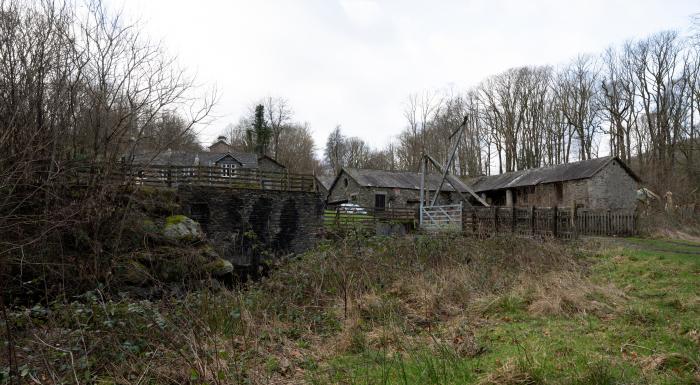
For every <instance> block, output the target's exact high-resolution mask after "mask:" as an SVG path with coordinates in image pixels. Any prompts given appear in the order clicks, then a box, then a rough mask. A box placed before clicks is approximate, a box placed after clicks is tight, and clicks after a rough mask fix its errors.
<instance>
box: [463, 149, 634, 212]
mask: <svg viewBox="0 0 700 385" xmlns="http://www.w3.org/2000/svg"><path fill="white" fill-rule="evenodd" d="M639 182H640V179H639V177H638V176H637V175H636V174H635V173H634V172H633V171H632V170H631V169H630V168H629V167H628V166H627V165H626V164H625V163H624V162H622V161H621V160H620V159H619V158H617V157H604V158H597V159H591V160H584V161H580V162H574V163H567V164H560V165H556V166H548V167H540V168H533V169H527V170H520V171H515V172H508V173H504V174H500V175H491V176H482V177H478V178H474V179H472V180H471V181H470V184H471V186H472V188H473V189H474V191H475V192H476V193H477V194H479V195H480V196H481V197H482V198H483V199H484V200H486V202H487V203H489V204H491V205H495V206H521V207H524V206H537V207H553V206H571V205H572V204H573V203H574V202H575V204H576V206H577V207H585V208H592V209H634V208H636V205H637V196H636V191H637V189H638V188H639V187H638V186H639Z"/></svg>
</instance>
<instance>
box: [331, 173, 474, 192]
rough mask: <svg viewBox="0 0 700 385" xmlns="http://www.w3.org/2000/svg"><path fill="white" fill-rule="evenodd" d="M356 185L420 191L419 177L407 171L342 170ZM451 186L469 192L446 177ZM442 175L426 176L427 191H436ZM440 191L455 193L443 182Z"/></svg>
mask: <svg viewBox="0 0 700 385" xmlns="http://www.w3.org/2000/svg"><path fill="white" fill-rule="evenodd" d="M343 171H345V172H347V173H348V175H350V176H351V177H352V178H353V179H355V181H357V183H359V184H360V185H361V186H363V187H385V188H401V189H410V190H420V176H421V174H420V173H418V172H408V171H384V170H369V169H358V168H344V169H343ZM448 177H449V178H450V180H451V181H452V184H454V185H455V186H457V187H458V188H459V189H460V191H461V192H469V187H468V186H467V185H465V184H464V182H462V181H460V180H459V179H457V178H455V177H453V176H448ZM441 179H442V175H437V174H427V175H426V177H425V185H426V186H427V187H428V189H429V190H436V189H437V187H438V185H439V184H440V180H441ZM442 191H455V190H454V188H452V185H450V183H448V182H447V181H445V183H444V184H443V185H442Z"/></svg>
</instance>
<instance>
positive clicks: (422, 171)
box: [418, 158, 427, 227]
mask: <svg viewBox="0 0 700 385" xmlns="http://www.w3.org/2000/svg"><path fill="white" fill-rule="evenodd" d="M426 162H427V161H426V160H425V158H422V159H421V163H420V198H419V199H420V204H419V207H418V210H419V213H418V215H419V217H418V225H419V227H421V226H423V206H424V205H425V172H426V167H425V166H426Z"/></svg>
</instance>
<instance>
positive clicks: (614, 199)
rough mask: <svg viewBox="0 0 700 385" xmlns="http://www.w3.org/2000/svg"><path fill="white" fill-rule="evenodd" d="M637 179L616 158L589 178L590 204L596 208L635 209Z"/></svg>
mask: <svg viewBox="0 0 700 385" xmlns="http://www.w3.org/2000/svg"><path fill="white" fill-rule="evenodd" d="M638 188H639V186H638V183H637V181H636V180H635V179H634V178H633V177H632V176H631V175H630V174H629V173H627V171H626V170H625V169H624V168H623V167H622V166H621V165H620V163H619V162H618V161H616V160H613V161H612V162H610V163H608V165H607V166H605V168H604V169H602V170H600V171H599V172H598V173H597V174H596V175H595V176H593V178H591V179H589V180H588V195H589V197H590V202H589V206H588V207H590V208H594V209H613V210H614V209H634V208H636V207H637V189H638Z"/></svg>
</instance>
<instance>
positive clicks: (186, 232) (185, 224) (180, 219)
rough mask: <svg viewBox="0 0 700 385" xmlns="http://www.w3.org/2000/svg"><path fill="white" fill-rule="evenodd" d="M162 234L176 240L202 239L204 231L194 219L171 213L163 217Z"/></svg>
mask: <svg viewBox="0 0 700 385" xmlns="http://www.w3.org/2000/svg"><path fill="white" fill-rule="evenodd" d="M163 236H165V237H166V238H168V239H172V240H176V241H195V240H199V239H202V238H203V237H204V233H203V232H202V227H201V226H200V225H199V223H197V222H195V221H194V220H192V219H190V218H188V217H186V216H184V215H172V216H169V217H167V218H165V227H164V228H163Z"/></svg>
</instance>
